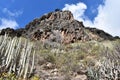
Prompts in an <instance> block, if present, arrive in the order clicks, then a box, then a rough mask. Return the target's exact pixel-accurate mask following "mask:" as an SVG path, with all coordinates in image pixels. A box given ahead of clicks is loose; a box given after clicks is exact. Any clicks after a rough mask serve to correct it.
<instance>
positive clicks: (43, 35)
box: [0, 10, 115, 44]
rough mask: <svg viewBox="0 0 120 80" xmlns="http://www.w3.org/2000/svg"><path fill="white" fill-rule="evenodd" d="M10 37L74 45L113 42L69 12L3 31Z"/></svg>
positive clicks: (2, 32)
mask: <svg viewBox="0 0 120 80" xmlns="http://www.w3.org/2000/svg"><path fill="white" fill-rule="evenodd" d="M5 33H7V34H9V35H10V36H18V37H19V36H24V37H26V38H30V39H32V40H40V41H46V40H49V41H51V42H58V43H65V44H67V43H74V42H76V41H90V40H97V41H101V40H113V39H115V38H114V37H112V36H111V35H110V34H108V33H106V32H104V31H102V30H99V29H95V28H87V27H85V26H84V25H83V23H82V22H79V21H77V20H75V19H74V17H73V14H72V13H71V12H70V11H59V10H58V11H55V12H50V13H48V14H45V15H43V16H42V17H40V18H37V19H34V20H33V21H32V22H30V23H29V24H27V25H26V26H25V28H23V29H17V30H14V29H10V28H7V29H3V30H2V31H1V33H0V35H4V34H5Z"/></svg>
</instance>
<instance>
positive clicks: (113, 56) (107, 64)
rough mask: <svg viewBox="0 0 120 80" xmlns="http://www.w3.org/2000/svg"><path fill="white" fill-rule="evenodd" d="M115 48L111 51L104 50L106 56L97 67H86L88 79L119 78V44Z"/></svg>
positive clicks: (110, 79)
mask: <svg viewBox="0 0 120 80" xmlns="http://www.w3.org/2000/svg"><path fill="white" fill-rule="evenodd" d="M116 48H117V49H115V51H113V53H110V52H108V50H107V51H105V52H104V54H106V56H105V55H104V56H105V57H104V59H102V60H101V61H100V62H99V63H100V65H99V66H98V67H90V68H88V78H89V80H120V56H119V55H120V45H119V46H117V47H116ZM118 48H119V49H118Z"/></svg>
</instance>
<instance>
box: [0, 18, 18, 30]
mask: <svg viewBox="0 0 120 80" xmlns="http://www.w3.org/2000/svg"><path fill="white" fill-rule="evenodd" d="M0 22H1V24H0V29H3V28H7V27H9V28H14V29H16V28H17V27H18V26H19V25H18V23H17V22H16V21H15V20H10V19H5V18H0Z"/></svg>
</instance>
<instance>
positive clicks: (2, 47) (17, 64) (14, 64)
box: [0, 35, 35, 78]
mask: <svg viewBox="0 0 120 80" xmlns="http://www.w3.org/2000/svg"><path fill="white" fill-rule="evenodd" d="M34 54H35V50H34V49H33V43H32V42H30V41H29V40H27V39H24V40H23V39H22V38H17V37H14V38H11V37H8V36H7V35H5V36H0V74H1V73H3V72H7V73H9V74H11V73H15V75H16V76H17V77H18V78H19V77H23V78H27V77H29V76H31V74H32V73H33V69H34ZM30 55H32V56H33V57H30ZM30 61H32V64H30ZM29 66H32V67H29Z"/></svg>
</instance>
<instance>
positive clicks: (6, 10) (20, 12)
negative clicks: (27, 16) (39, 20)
mask: <svg viewBox="0 0 120 80" xmlns="http://www.w3.org/2000/svg"><path fill="white" fill-rule="evenodd" d="M3 13H5V14H7V15H8V16H11V17H18V16H19V15H21V14H22V13H23V11H21V10H19V11H14V12H12V11H10V10H8V9H7V8H3Z"/></svg>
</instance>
